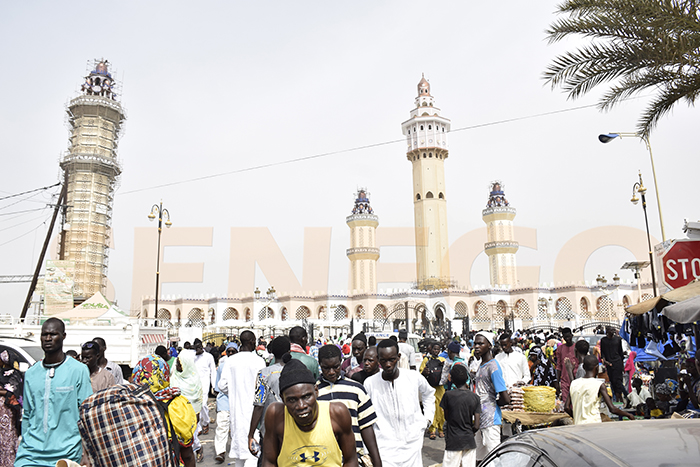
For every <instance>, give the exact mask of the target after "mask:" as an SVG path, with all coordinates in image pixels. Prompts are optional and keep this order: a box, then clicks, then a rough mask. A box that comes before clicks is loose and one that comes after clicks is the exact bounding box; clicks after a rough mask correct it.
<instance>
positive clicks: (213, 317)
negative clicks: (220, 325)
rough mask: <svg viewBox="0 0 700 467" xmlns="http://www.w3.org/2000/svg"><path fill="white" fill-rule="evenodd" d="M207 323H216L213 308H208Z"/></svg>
mask: <svg viewBox="0 0 700 467" xmlns="http://www.w3.org/2000/svg"><path fill="white" fill-rule="evenodd" d="M209 323H210V324H214V323H216V310H214V309H213V308H209Z"/></svg>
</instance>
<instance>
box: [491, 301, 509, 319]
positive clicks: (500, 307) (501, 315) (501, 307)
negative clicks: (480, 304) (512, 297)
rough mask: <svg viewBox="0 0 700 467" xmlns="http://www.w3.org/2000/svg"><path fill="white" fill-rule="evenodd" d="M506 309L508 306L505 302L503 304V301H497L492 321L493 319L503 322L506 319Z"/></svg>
mask: <svg viewBox="0 0 700 467" xmlns="http://www.w3.org/2000/svg"><path fill="white" fill-rule="evenodd" d="M507 309H508V305H506V302H504V301H503V300H499V301H498V303H496V310H495V313H494V314H493V319H495V320H496V321H503V320H504V319H505V318H506V310H507Z"/></svg>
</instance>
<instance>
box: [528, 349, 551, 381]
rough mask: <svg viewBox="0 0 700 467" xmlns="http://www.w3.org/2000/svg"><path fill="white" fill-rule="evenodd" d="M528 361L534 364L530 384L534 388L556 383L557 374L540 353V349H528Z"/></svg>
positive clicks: (543, 354) (549, 362) (542, 353)
mask: <svg viewBox="0 0 700 467" xmlns="http://www.w3.org/2000/svg"><path fill="white" fill-rule="evenodd" d="M530 359H531V360H532V361H533V362H534V365H533V371H532V384H534V385H535V386H551V387H554V384H555V383H556V381H557V372H556V370H555V369H554V365H552V362H551V361H550V360H549V359H548V358H547V356H546V355H545V353H544V352H543V351H542V347H533V348H531V349H530Z"/></svg>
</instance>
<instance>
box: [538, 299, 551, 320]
mask: <svg viewBox="0 0 700 467" xmlns="http://www.w3.org/2000/svg"><path fill="white" fill-rule="evenodd" d="M548 307H549V305H548V302H547V299H546V298H540V299H539V300H537V319H547V317H548V316H547V308H548Z"/></svg>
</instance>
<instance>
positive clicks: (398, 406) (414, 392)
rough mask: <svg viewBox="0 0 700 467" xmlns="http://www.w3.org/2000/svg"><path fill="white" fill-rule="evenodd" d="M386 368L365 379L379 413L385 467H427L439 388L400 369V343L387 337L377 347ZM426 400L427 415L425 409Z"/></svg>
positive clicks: (379, 443) (376, 429)
mask: <svg viewBox="0 0 700 467" xmlns="http://www.w3.org/2000/svg"><path fill="white" fill-rule="evenodd" d="M377 356H378V359H379V365H380V366H381V367H382V371H381V372H380V373H377V374H375V375H372V376H370V377H369V378H367V379H366V380H365V384H364V385H365V389H366V390H367V393H368V394H369V397H370V399H372V405H373V406H374V408H375V412H376V414H377V422H376V424H375V425H374V432H375V435H376V438H377V447H378V448H379V454H380V456H381V458H382V464H383V465H384V467H423V461H422V458H421V450H422V449H423V438H424V433H425V429H426V428H427V427H428V426H430V424H431V423H432V422H433V416H434V415H435V389H433V388H431V387H430V385H428V382H427V380H426V379H425V378H424V377H423V376H421V375H420V373H418V372H417V371H411V370H402V369H400V368H399V366H398V364H399V360H400V357H401V354H400V353H399V347H398V344H397V343H396V342H395V341H393V340H392V339H385V340H383V341H381V342H380V343H379V345H378V346H377ZM420 402H423V407H424V408H425V414H423V413H422V412H421V409H420Z"/></svg>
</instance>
